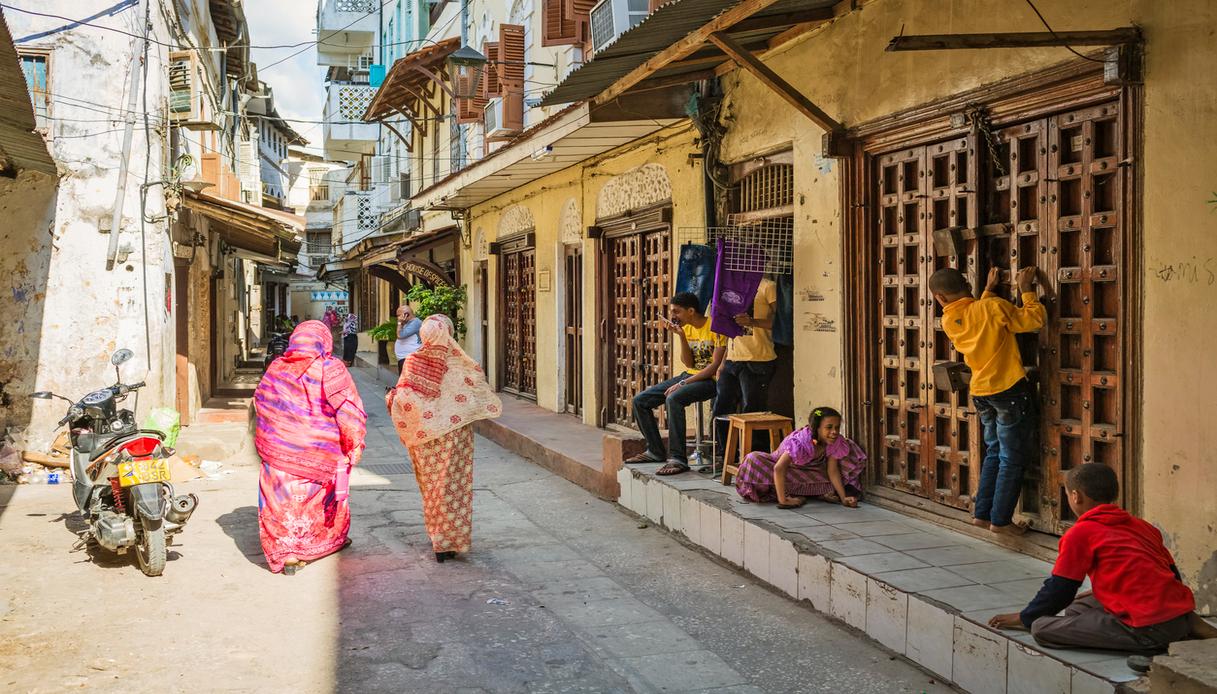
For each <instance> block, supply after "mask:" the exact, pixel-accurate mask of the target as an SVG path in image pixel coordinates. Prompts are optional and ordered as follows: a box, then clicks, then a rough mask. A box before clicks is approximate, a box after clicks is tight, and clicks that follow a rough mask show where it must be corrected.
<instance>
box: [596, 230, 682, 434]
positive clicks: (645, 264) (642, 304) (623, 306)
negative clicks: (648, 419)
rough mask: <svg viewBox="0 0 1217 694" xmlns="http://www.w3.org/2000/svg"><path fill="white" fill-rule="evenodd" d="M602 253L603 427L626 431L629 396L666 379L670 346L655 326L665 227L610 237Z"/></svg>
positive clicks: (660, 305) (668, 273) (661, 304)
mask: <svg viewBox="0 0 1217 694" xmlns="http://www.w3.org/2000/svg"><path fill="white" fill-rule="evenodd" d="M605 249H606V253H607V255H608V258H607V267H608V268H609V276H608V277H606V278H605V283H604V287H605V289H604V295H605V309H606V310H605V315H606V318H607V321H606V328H607V331H608V335H607V340H608V346H609V353H610V357H611V364H610V365H609V367H608V380H609V383H608V388H606V395H607V396H608V397H607V402H606V417H605V423H606V424H619V425H622V426H629V427H632V426H634V419H633V413H632V411H631V407H632V401H633V399H634V395H635V394H637V393H638V392H639V391H640V390H642V389H643V388H646V387H647V386H649V385H652V384H654V383H658V382H660V381H663V380H666V379H668V378H669V377H670V375H671V363H672V362H671V344H670V341H669V339H668V333H667V331H665V330H664V329H663V328H661V327H660V326H659V318H660V316H663V315H666V314H667V302H668V299H669V298H670V297H671V291H672V256H671V234H670V232H669V231H668V229H667V228H666V227H665V228H663V229H662V230H655V231H645V232H640V233H627V234H623V235H620V236H613V237H611V238H608V239H606V243H605ZM661 420H662V414H661Z"/></svg>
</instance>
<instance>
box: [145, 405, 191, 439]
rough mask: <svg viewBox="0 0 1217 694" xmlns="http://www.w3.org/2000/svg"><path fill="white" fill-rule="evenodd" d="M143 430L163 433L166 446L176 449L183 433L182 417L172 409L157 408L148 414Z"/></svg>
mask: <svg viewBox="0 0 1217 694" xmlns="http://www.w3.org/2000/svg"><path fill="white" fill-rule="evenodd" d="M143 428H145V429H151V430H153V431H159V432H161V434H163V435H164V437H165V445H166V446H168V447H170V448H176V447H177V436H178V434H179V433H180V432H181V431H182V415H180V414H178V411H177V410H175V409H173V408H172V407H157V408H154V409H153V410H152V411H151V412H149V413H148V416H147V417H146V418H145V419H144V427H143Z"/></svg>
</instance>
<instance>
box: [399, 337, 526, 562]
mask: <svg viewBox="0 0 1217 694" xmlns="http://www.w3.org/2000/svg"><path fill="white" fill-rule="evenodd" d="M452 333H453V329H452V320H451V319H449V318H448V316H445V315H442V314H437V315H433V316H430V317H428V318H427V319H426V320H424V321H423V327H422V328H421V329H420V330H419V332H418V336H419V339H420V340H421V341H422V347H420V348H419V349H418V350H417V351H415V352H413V353H412V354H410V355H409V356H407V357H406V363H405V366H404V367H403V368H402V372H401V378H400V379H398V381H397V387H396V388H394V389H393V390H390V391H389V393H388V394H387V395H385V405H386V406H387V407H388V408H389V414H390V416H391V417H392V418H393V425H394V426H395V427H396V428H397V435H398V436H399V437H400V438H401V442H402V444H403V445H405V447H406V450H407V451H408V452H409V453H410V462H411V463H412V464H413V467H414V477H415V479H416V480H418V490H419V492H420V493H421V494H422V496H423V521H424V523H425V524H426V526H427V535H429V536H430V537H431V545H432V548H433V549H434V550H435V560H436V561H438V562H441V563H442V562H443V561H445V560H447V559H451V558H453V557H455V556H456V554H457V552H468V551H469V548H470V545H471V543H472V537H473V429H472V427H470V425H471V424H473V423H474V422H475V421H477V420H479V419H488V418H492V417H498V416H499V413H500V412H501V411H502V407H503V405H502V403H501V402H500V401H499V397H498V396H497V395H495V394H494V390H493V389H492V388H491V387H490V384H488V383H487V382H486V375H485V374H483V373H482V367H480V366H478V364H477V362H475V361H474V360H473V359H470V358H469V355H467V354H465V352H464V350H462V349H461V347H460V345H458V344H457V343H456V340H455V339H453V337H452Z"/></svg>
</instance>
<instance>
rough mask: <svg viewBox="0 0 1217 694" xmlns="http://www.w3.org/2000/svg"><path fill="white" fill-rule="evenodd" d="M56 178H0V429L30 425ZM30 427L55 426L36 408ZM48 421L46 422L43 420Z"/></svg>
mask: <svg viewBox="0 0 1217 694" xmlns="http://www.w3.org/2000/svg"><path fill="white" fill-rule="evenodd" d="M56 183H57V181H56V179H55V177H53V176H48V175H46V174H41V173H36V172H22V173H20V174H19V175H18V176H17V178H15V179H10V178H0V219H3V220H4V224H2V225H0V248H3V249H4V252H3V253H0V283H3V285H4V286H3V287H0V316H3V317H4V329H3V330H0V431H3V430H4V429H5V428H6V427H10V426H12V427H27V426H30V425H31V421H30V417H31V415H32V414H33V411H34V408H33V404H34V403H35V402H38V401H34V400H31V399H30V398H29V397H28V395H29V394H30V393H32V392H34V391H35V390H37V389H38V388H37V387H36V384H35V376H36V371H35V369H33V368H31V365H33V364H37V363H38V360H39V356H40V354H41V351H42V349H43V344H42V326H43V321H44V319H45V316H44V313H45V311H46V297H47V289H46V276H47V271H48V268H49V267H50V264H51V246H50V244H49V243H48V241H49V239H50V237H51V231H52V228H53V225H54V218H55V198H56V192H55V187H56ZM40 409H41V410H43V411H42V412H40V417H39V420H38V421H37V422H33V428H34V430H36V431H37V430H45V429H49V427H50V426H53V425H54V423H55V422H56V421H58V419H59V418H58V417H55V418H54V419H51V418H50V417H51V412H50V409H49V408H40ZM47 420H50V421H47Z"/></svg>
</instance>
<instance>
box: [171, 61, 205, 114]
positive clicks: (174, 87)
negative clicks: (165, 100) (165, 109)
mask: <svg viewBox="0 0 1217 694" xmlns="http://www.w3.org/2000/svg"><path fill="white" fill-rule="evenodd" d="M197 78H198V74H197V71H196V69H195V66H194V54H192V53H190V52H189V51H175V52H173V53H170V54H169V120H170V121H173V122H178V121H190V120H197V118H198V113H197V111H196V108H195V107H196V103H195V83H194V82H195V80H196V79H197Z"/></svg>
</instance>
